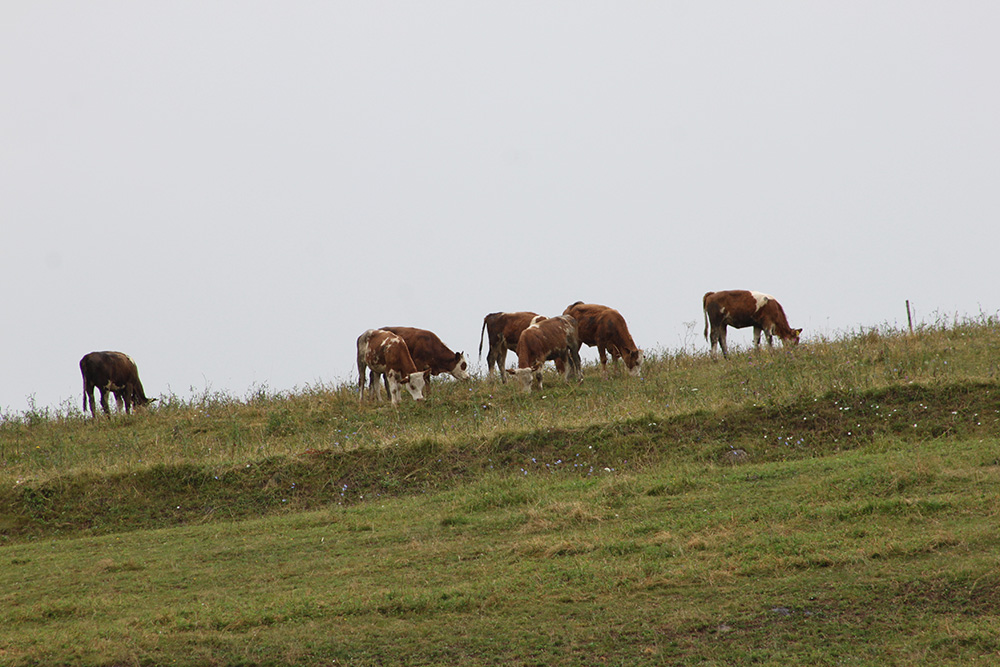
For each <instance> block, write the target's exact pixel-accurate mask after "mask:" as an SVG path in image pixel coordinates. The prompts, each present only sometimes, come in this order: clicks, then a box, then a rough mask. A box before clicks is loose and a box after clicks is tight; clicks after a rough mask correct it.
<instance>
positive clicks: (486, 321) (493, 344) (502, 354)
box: [479, 311, 539, 382]
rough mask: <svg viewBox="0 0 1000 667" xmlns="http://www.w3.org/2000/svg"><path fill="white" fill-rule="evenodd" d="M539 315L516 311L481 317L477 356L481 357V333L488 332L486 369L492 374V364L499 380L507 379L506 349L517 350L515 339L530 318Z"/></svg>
mask: <svg viewBox="0 0 1000 667" xmlns="http://www.w3.org/2000/svg"><path fill="white" fill-rule="evenodd" d="M536 317H539V315H538V313H531V312H528V311H521V312H517V313H490V314H489V315H487V316H486V317H484V318H483V330H482V331H481V332H480V333H479V358H480V359H482V358H483V334H484V333H488V334H489V335H488V340H489V343H490V349H489V352H487V353H486V369H487V371H486V372H487V373H488V374H489V375H492V374H493V366H494V364H495V365H496V367H497V370H498V371H499V372H500V380H501V381H502V382H506V381H507V374H506V373H504V369H503V367H504V365H505V364H506V363H507V350H513V351H515V352H516V351H517V341H518V339H520V338H521V332H522V331H524V330H525V329H527V328H528V325H530V324H531V320H533V319H534V318H536Z"/></svg>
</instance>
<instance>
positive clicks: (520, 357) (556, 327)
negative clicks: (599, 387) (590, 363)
mask: <svg viewBox="0 0 1000 667" xmlns="http://www.w3.org/2000/svg"><path fill="white" fill-rule="evenodd" d="M548 359H553V360H562V362H563V363H564V364H566V379H567V380H569V379H570V377H571V376H573V375H576V377H577V378H578V379H581V380H582V379H583V372H582V370H581V368H580V337H579V335H578V334H577V327H576V320H574V319H573V318H572V317H570V316H568V315H560V316H558V317H544V316H542V315H538V316H537V317H535V318H534V319H533V320H532V321H531V324H530V325H529V326H528V328H527V329H525V330H524V331H523V332H521V337H520V338H519V339H518V341H517V370H514V369H512V368H509V369H507V372H508V373H509V374H511V375H513V376H514V377H516V378H517V379H518V380H520V381H521V386H522V387H523V388H524V391H526V392H528V393H531V390H532V389H539V390H540V389H541V388H542V366H543V365H544V364H545V362H546V360H548Z"/></svg>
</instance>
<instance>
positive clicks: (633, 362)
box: [623, 350, 645, 377]
mask: <svg viewBox="0 0 1000 667" xmlns="http://www.w3.org/2000/svg"><path fill="white" fill-rule="evenodd" d="M623 358H624V360H625V368H627V369H628V374H629V375H631V376H632V377H639V373H640V372H642V361H643V359H644V358H645V355H644V354H643V352H642V350H633V351H632V352H626V353H625V354H624V355H623Z"/></svg>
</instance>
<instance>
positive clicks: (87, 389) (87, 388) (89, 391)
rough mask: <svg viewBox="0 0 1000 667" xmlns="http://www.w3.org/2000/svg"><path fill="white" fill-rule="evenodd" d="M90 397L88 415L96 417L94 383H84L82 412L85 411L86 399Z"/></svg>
mask: <svg viewBox="0 0 1000 667" xmlns="http://www.w3.org/2000/svg"><path fill="white" fill-rule="evenodd" d="M88 398H89V399H90V416H91V417H93V418H94V419H97V402H96V401H95V400H94V385H92V384H86V385H84V387H83V412H84V413H86V412H87V399H88Z"/></svg>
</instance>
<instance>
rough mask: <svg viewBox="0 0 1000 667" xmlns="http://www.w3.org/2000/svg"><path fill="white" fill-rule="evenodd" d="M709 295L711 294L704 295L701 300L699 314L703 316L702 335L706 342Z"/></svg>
mask: <svg viewBox="0 0 1000 667" xmlns="http://www.w3.org/2000/svg"><path fill="white" fill-rule="evenodd" d="M709 294H711V292H709V293H708V294H706V295H705V296H703V297H702V298H701V313H702V315H704V316H705V333H704V336H705V340H708V295H709Z"/></svg>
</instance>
